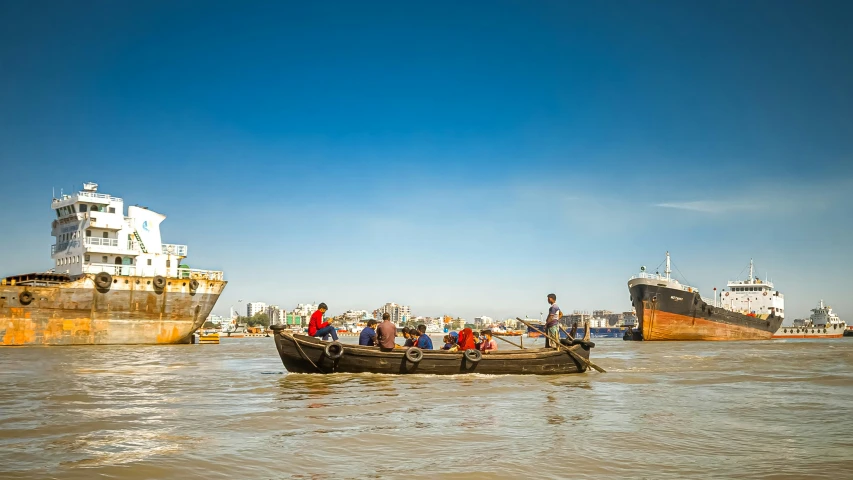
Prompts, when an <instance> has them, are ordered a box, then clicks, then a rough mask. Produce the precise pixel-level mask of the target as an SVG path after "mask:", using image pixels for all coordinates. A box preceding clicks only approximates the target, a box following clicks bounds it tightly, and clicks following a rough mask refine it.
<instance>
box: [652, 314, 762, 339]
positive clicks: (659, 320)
mask: <svg viewBox="0 0 853 480" xmlns="http://www.w3.org/2000/svg"><path fill="white" fill-rule="evenodd" d="M642 330H643V339H644V340H711V341H721V340H768V339H770V337H771V336H772V333H771V332H766V331H761V330H757V329H755V328H750V327H745V326H741V325H731V324H727V323H719V322H715V321H711V320H706V319H703V318H697V317H691V316H686V315H679V314H676V313H669V312H664V311H660V310H652V309H644V311H643V322H642Z"/></svg>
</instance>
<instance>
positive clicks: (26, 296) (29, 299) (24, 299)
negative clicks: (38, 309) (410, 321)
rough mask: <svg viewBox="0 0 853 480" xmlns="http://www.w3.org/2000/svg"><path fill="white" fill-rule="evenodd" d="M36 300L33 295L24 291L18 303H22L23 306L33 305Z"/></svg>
mask: <svg viewBox="0 0 853 480" xmlns="http://www.w3.org/2000/svg"><path fill="white" fill-rule="evenodd" d="M34 299H35V297H33V294H32V293H30V292H28V291H26V290H24V291H23V292H21V294H20V295H18V302H20V303H21V305H29V304H31V303H33V300H34Z"/></svg>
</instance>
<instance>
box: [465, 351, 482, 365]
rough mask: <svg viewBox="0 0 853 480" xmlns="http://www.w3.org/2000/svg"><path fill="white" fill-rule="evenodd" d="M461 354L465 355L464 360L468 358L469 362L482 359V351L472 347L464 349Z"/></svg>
mask: <svg viewBox="0 0 853 480" xmlns="http://www.w3.org/2000/svg"><path fill="white" fill-rule="evenodd" d="M463 355H464V356H465V360H468V361H469V362H471V363H477V362H479V361H480V360H482V359H483V353H482V352H480V351H479V350H475V349H473V348H469V349H468V350H465V353H464V354H463Z"/></svg>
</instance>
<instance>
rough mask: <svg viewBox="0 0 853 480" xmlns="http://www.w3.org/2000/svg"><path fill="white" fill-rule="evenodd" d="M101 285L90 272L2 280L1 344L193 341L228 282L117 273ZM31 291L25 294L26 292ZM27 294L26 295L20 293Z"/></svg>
mask: <svg viewBox="0 0 853 480" xmlns="http://www.w3.org/2000/svg"><path fill="white" fill-rule="evenodd" d="M113 279H114V280H115V281H114V283H113V285H112V286H111V287H110V288H109V289H106V290H103V289H98V288H96V287H95V285H94V281H93V279H92V278H91V277H88V276H87V277H83V278H80V279H77V280H73V281H69V282H66V283H62V284H58V285H49V286H35V285H14V286H13V285H0V345H7V346H14V345H109V344H170V343H189V341H190V339H191V335H192V334H193V333H194V332H195V331H196V330H197V329H198V328H199V327H201V326H202V324H203V323H204V321H205V319H207V317H208V315H209V314H210V311H211V310H212V309H213V306H214V305H215V304H216V301H217V300H218V299H219V295H220V294H221V293H222V290H223V289H224V288H225V285H226V283H227V282H225V281H222V280H208V279H198V282H199V285H198V288H197V289H196V290H195V291H190V288H189V286H188V281H187V280H183V279H168V284H167V285H166V286H165V287H164V288H163V289H162V290H160V291H156V290H155V289H154V288H153V286H152V285H151V278H148V277H130V276H115V277H113ZM25 292H27V293H25ZM22 295H23V296H22Z"/></svg>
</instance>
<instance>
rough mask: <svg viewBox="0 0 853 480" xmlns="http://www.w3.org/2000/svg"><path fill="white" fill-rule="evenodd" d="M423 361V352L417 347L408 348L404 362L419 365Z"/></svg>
mask: <svg viewBox="0 0 853 480" xmlns="http://www.w3.org/2000/svg"><path fill="white" fill-rule="evenodd" d="M423 359H424V351H423V350H421V349H420V348H418V347H409V348H408V349H407V350H406V360H408V361H410V362H412V363H420V361H421V360H423Z"/></svg>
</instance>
